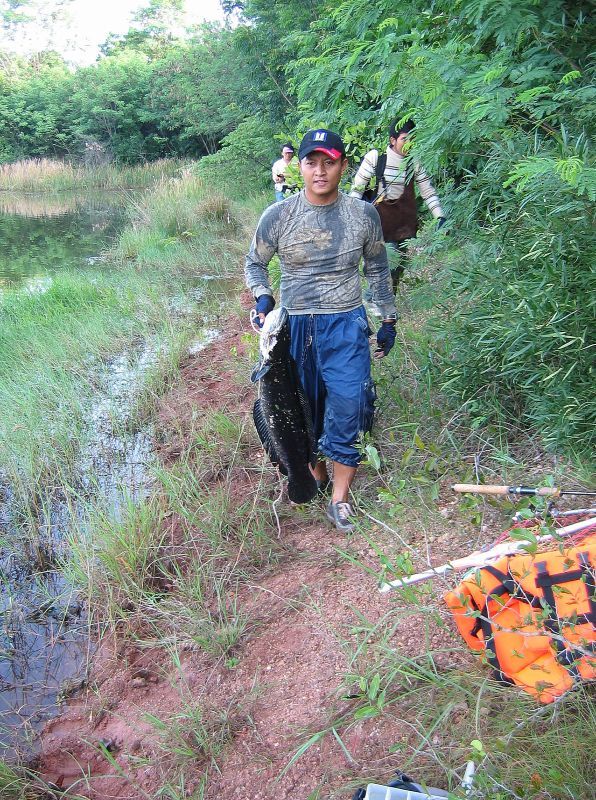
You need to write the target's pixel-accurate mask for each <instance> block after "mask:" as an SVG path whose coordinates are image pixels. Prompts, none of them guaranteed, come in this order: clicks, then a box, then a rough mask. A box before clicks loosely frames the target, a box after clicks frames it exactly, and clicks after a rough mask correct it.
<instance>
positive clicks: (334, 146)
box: [298, 128, 346, 161]
mask: <svg viewBox="0 0 596 800" xmlns="http://www.w3.org/2000/svg"><path fill="white" fill-rule="evenodd" d="M315 150H316V151H320V152H321V153H325V154H326V155H328V156H329V157H330V158H333V159H336V158H345V157H346V148H345V145H344V143H343V142H342V139H341V136H339V134H337V133H333V131H328V130H325V128H318V129H317V130H315V131H308V133H305V134H304V137H303V138H302V141H301V142H300V148H299V150H298V159H299V160H300V161H302V159H303V158H305V156H307V155H308V154H309V153H314V152H315Z"/></svg>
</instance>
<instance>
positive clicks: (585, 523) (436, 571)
mask: <svg viewBox="0 0 596 800" xmlns="http://www.w3.org/2000/svg"><path fill="white" fill-rule="evenodd" d="M499 488H502V487H499ZM591 527H595V528H596V517H591V518H590V519H586V520H582V521H581V522H574V523H573V524H572V525H567V526H566V527H564V528H558V529H557V530H556V532H555V534H552V533H549V534H545V535H544V536H536V537H532V544H542V543H543V542H547V541H549V540H551V539H552V538H553V535H554V536H556V537H557V538H558V537H559V536H571V535H573V534H574V533H579V532H580V531H584V530H587V529H588V528H591ZM527 546H528V541H518V540H516V541H507V542H501V544H497V545H495V546H494V547H491V549H490V550H484V551H482V550H477V551H476V552H474V553H471V554H470V555H469V556H464V557H463V558H454V559H453V561H448V562H447V563H446V564H441V566H440V567H433V568H432V569H428V570H426V571H425V572H418V573H416V574H415V575H408V576H406V577H404V578H398V579H396V580H393V581H385V582H384V583H382V584H381V585H380V586H379V591H380V592H382V593H385V592H388V591H390V590H391V589H401V588H402V587H404V586H411V585H412V584H413V583H421V582H422V581H427V580H430V579H431V578H436V577H437V576H439V575H445V574H446V573H447V572H452V571H461V570H468V569H479V568H481V567H486V566H488V565H489V564H492V563H493V562H494V561H498V559H500V558H502V557H503V556H508V555H512V554H513V553H517V552H519V551H520V550H523V549H524V548H525V547H527Z"/></svg>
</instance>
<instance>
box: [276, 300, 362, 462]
mask: <svg viewBox="0 0 596 800" xmlns="http://www.w3.org/2000/svg"><path fill="white" fill-rule="evenodd" d="M290 331H291V352H292V356H293V357H294V359H295V361H296V365H297V366H298V372H299V374H300V379H301V381H302V385H303V387H304V391H305V393H306V396H307V397H308V400H309V403H310V407H311V410H312V416H313V427H314V433H315V440H316V441H318V446H319V450H320V451H321V452H322V453H323V454H324V455H326V456H327V457H328V458H330V459H332V460H333V461H338V462H339V463H340V464H345V465H346V466H349V467H356V466H358V463H359V462H360V460H361V455H360V453H359V452H358V450H357V448H356V447H355V445H356V442H357V441H358V438H359V436H360V434H361V433H363V432H366V431H370V429H371V428H372V423H373V416H374V401H375V389H374V384H373V381H372V378H371V374H370V348H369V344H368V337H369V335H370V330H369V327H368V321H367V319H366V312H365V310H364V306H360V307H359V308H357V309H355V310H354V311H345V312H341V313H338V314H300V315H293V314H291V315H290Z"/></svg>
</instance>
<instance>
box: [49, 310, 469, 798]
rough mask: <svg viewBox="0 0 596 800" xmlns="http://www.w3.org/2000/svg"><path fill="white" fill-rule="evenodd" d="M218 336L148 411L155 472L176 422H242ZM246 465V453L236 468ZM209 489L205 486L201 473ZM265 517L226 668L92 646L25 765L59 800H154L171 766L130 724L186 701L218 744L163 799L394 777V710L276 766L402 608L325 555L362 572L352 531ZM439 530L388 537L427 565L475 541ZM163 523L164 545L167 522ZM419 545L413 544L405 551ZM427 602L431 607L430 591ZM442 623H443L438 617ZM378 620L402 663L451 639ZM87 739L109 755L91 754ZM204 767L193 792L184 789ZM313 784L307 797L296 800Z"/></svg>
mask: <svg viewBox="0 0 596 800" xmlns="http://www.w3.org/2000/svg"><path fill="white" fill-rule="evenodd" d="M224 330H225V331H226V332H225V334H222V335H221V336H220V337H219V338H218V339H217V340H216V341H215V342H213V343H212V344H211V345H210V346H209V347H208V348H206V349H205V350H203V351H202V352H200V353H199V354H197V355H196V356H193V357H189V358H188V360H187V362H186V363H185V364H184V366H183V369H182V379H181V381H180V383H179V384H178V385H177V386H176V387H175V388H173V389H172V390H171V391H170V392H169V394H168V395H167V396H166V397H165V398H164V399H163V401H162V403H161V407H160V411H159V427H160V429H162V430H164V431H166V432H167V438H166V441H165V442H164V443H163V444H162V446H161V455H162V458H163V460H164V461H165V462H166V463H172V462H174V461H175V460H176V458H177V457H178V456H179V455H180V453H181V452H182V451H183V448H184V444H185V435H186V434H187V432H188V430H189V426H190V420H191V419H194V420H196V417H197V414H199V415H200V414H201V413H202V412H205V411H206V410H209V409H214V408H218V409H221V410H223V411H224V412H226V413H235V414H241V415H245V416H246V415H248V414H249V412H250V408H251V405H252V402H253V397H254V390H253V388H252V387H251V386H250V385H249V384H248V381H247V382H246V385H245V386H241V387H239V382H238V378H237V376H236V375H235V374H234V369H233V364H232V361H233V358H232V356H231V354H234V357H236V353H239V354H242V353H243V352H244V351H245V349H246V346H245V344H244V343H243V336H242V334H243V333H246V330H247V326H246V325H243V324H242V323H241V322H240V321H239V320H228V321H227V322H226V325H225V328H224ZM261 458H262V456H261V452H260V450H259V448H258V447H257V445H256V444H255V445H254V446H253V447H252V449H251V451H250V460H252V461H258V460H260V459H261ZM212 480H213V482H214V483H216V482H217V481H218V480H221V476H220V475H218V474H217V471H215V472H214V474H213V475H212ZM257 480H258V474H257V472H256V471H252V472H251V471H249V470H243V469H241V468H239V467H236V468H235V473H234V486H235V491H236V492H237V493H238V495H239V499H241V498H245V497H247V496H250V494H251V493H254V492H255V489H256V481H257ZM272 480H274V478H272ZM369 480H370V476H369ZM356 494H358V485H357V484H356ZM442 505H443V512H442V513H443V517H440V516H438V515H437V519H438V520H439V521H440V520H441V519H443V518H444V517H445V516H449V515H450V514H451V506H450V505H449V504H446V503H443V504H442ZM280 519H281V536H280V540H279V547H280V557H279V560H278V561H277V563H275V565H273V566H271V565H270V566H268V567H267V568H266V569H264V570H262V571H261V573H260V574H258V575H256V577H255V578H254V579H253V580H251V582H250V583H249V585H245V586H243V587H241V589H240V590H239V595H238V606H239V607H240V608H241V609H242V611H243V612H244V613H245V614H246V615H247V616H248V618H249V622H250V624H249V627H248V632H247V633H245V635H244V637H243V639H242V642H241V645H240V647H239V648H237V649H236V650H235V651H234V655H235V658H236V659H237V663H236V662H233V663H230V662H228V664H227V665H226V663H224V659H221V658H220V659H217V658H215V657H211V656H208V655H206V654H205V653H203V652H202V651H200V650H195V649H188V650H185V651H184V652H183V653H182V663H181V669H180V670H175V669H173V667H172V662H171V659H170V657H169V656H168V654H167V652H166V651H165V650H164V649H163V648H156V647H153V648H150V649H141V648H140V647H138V646H137V645H135V644H133V643H131V641H132V640H131V638H130V637H125V636H122V637H119V636H118V635H112V636H110V637H108V638H104V639H103V641H102V642H101V644H100V646H99V649H98V652H97V655H96V658H95V660H94V663H93V667H92V675H91V680H90V684H89V685H90V687H93V688H89V689H87V690H86V691H85V692H84V693H82V694H81V695H80V696H78V697H76V698H73V699H71V700H70V701H69V703H68V705H67V707H66V708H65V709H64V712H63V713H62V715H61V716H60V717H58V718H56V719H54V720H53V721H51V722H50V723H49V724H48V725H47V728H46V730H45V733H44V735H43V739H42V754H41V772H42V774H43V776H44V778H45V779H46V780H48V781H51V782H52V783H54V784H55V785H57V786H59V787H61V788H63V789H64V790H67V789H69V790H70V791H68V795H69V796H71V795H75V794H77V795H79V796H82V797H85V798H92V799H93V800H100V799H101V800H107V798H126V800H137V798H147V797H150V798H153V797H156V796H157V791H158V789H159V788H160V787H161V786H162V785H163V784H164V782H165V779H164V775H166V774H167V773H168V770H170V769H171V768H172V766H173V756H172V754H171V752H170V753H168V752H165V751H164V750H163V749H162V747H161V745H162V740H161V739H160V737H159V736H158V735H157V734H156V731H155V728H154V726H152V725H151V724H150V723H149V722H148V721H147V717H146V715H147V714H151V715H154V716H156V717H160V718H164V719H171V718H172V717H173V715H175V714H183V713H184V712H185V701H186V702H188V701H189V700H190V699H191V698H192V700H194V701H196V702H198V703H200V704H201V706H202V708H203V709H204V712H205V720H211V721H213V720H214V719H216V718H217V717H218V714H219V713H220V711H221V710H222V709H223V710H225V711H226V713H227V718H228V724H229V731H228V736H229V740H228V741H227V743H226V744H225V745H224V746H223V750H222V751H221V753H220V754H219V755H217V756H216V757H215V758H214V761H215V762H216V765H217V766H215V764H214V763H213V761H210V760H209V759H207V758H204V759H202V760H201V759H198V760H196V761H194V762H191V763H190V764H189V765H187V767H188V768H187V773H186V774H187V782H186V784H185V790H182V791H180V794H179V795H178V794H177V795H175V796H176V797H178V796H179V797H184V796H188V797H190V796H193V797H196V798H199V797H204V798H205V800H215V798H224V797H225V798H232V797H233V798H238V799H239V800H273V798H275V800H289V798H293V800H307V798H309V797H310V796H312V797H313V798H314V797H317V798H330V797H333V798H346V800H349V798H350V797H351V795H352V793H353V788H350V787H354V786H357V785H363V784H364V785H365V784H366V783H367V782H368V781H370V780H374V781H377V782H385V781H386V780H387V779H388V777H389V775H390V774H391V772H392V771H393V770H394V769H396V768H397V767H399V766H400V763H399V756H397V755H391V752H390V748H391V747H392V746H394V745H396V744H399V743H400V742H405V741H407V740H408V739H409V737H411V735H412V734H411V729H410V727H409V725H408V723H407V721H404V720H403V719H402V718H400V715H399V713H397V711H395V712H394V713H389V714H384V715H383V717H382V721H381V720H379V719H369V720H364V721H356V720H354V719H353V717H352V724H351V725H349V726H348V727H347V728H346V727H345V726H344V727H343V728H342V730H341V737H342V741H343V744H344V746H345V750H344V749H343V748H342V746H341V745H340V743H339V742H338V740H337V738H336V737H335V736H334V735H333V734H332V733H329V734H328V735H326V736H325V737H323V738H322V739H321V740H320V741H318V742H316V743H315V744H313V745H312V746H311V747H310V748H309V749H308V750H307V751H306V752H305V753H304V755H302V756H301V757H300V758H299V759H298V760H297V761H296V762H295V763H294V764H293V765H292V766H291V767H289V768H288V764H289V762H290V760H291V758H292V756H293V755H294V753H295V752H296V750H297V749H298V748H299V746H300V745H301V744H302V743H304V742H305V741H306V740H307V739H308V736H309V735H310V734H312V733H313V732H316V731H320V730H324V729H326V728H328V727H329V725H330V723H331V721H332V720H334V719H337V717H338V716H340V715H342V714H348V715H349V714H350V713H352V712H353V710H354V709H355V707H356V703H357V700H355V699H354V698H346V692H349V687H350V682H349V680H344V682H343V686H342V679H344V677H345V676H346V675H347V674H349V673H350V669H351V665H350V650H353V649H354V647H355V640H356V633H355V629H356V628H357V627H358V626H359V625H361V621H359V617H358V615H362V617H364V618H365V619H366V620H368V621H369V623H370V624H371V625H374V624H375V623H377V622H378V621H379V620H381V618H382V617H383V616H384V615H385V614H386V613H387V612H388V611H389V610H390V609H393V610H399V608H400V606H403V603H402V601H401V600H400V598H399V596H398V594H397V593H394V594H393V595H392V596H387V595H380V594H379V593H378V592H377V589H376V583H375V579H374V577H373V576H372V575H368V574H367V573H366V572H365V571H364V570H363V569H362V568H361V567H360V566H356V565H353V564H352V563H350V562H349V561H347V560H346V559H345V558H343V557H341V556H340V555H339V554H338V552H337V548H340V549H344V548H349V549H350V552H351V553H352V555H354V556H355V557H357V558H359V559H361V560H362V561H363V562H365V563H369V564H371V565H372V566H373V567H375V568H377V567H378V559H377V557H376V556H375V554H374V552H373V551H372V550H371V549H370V546H369V544H368V543H367V541H366V540H365V539H364V538H363V537H361V536H360V535H354V536H352V537H351V539H350V541H348V540H347V539H346V537H345V536H344V535H342V534H341V533H339V532H337V531H335V530H333V529H331V528H330V527H329V526H328V525H327V524H326V522H325V521H324V519H323V507H322V506H321V507H320V513H316V512H315V511H314V510H311V511H308V512H306V513H304V512H301V511H300V510H298V509H292V508H290V507H288V506H287V504H286V505H285V506H284V507H283V513H280ZM443 522H444V525H443V526H440V527H439V528H438V530H436V532H435V533H432V527H431V529H430V530H431V532H430V533H429V526H428V525H425V526H424V527H425V530H426V531H427V533H426V534H421V533H419V531H420V526H418V525H416V524H415V522H412V521H406V523H405V524H404V525H403V527H402V526H401V525H400V529H399V534H400V536H402V537H404V538H405V539H407V540H408V541H410V542H412V543H413V544H415V546H416V547H420V549H421V550H422V553H423V555H424V556H426V553H427V549H430V550H431V551H432V560H433V563H441V561H442V560H443V559H444V558H445V557H446V556H447V555H459V554H463V553H465V552H466V551H469V549H470V544H471V545H474V544H476V542H471V543H470V542H469V538H470V535H469V533H466V532H465V529H464V530H463V531H462V532H461V533H455V532H446V531H447V526H448V525H449V523H447V522H446V520H444V519H443ZM169 524H170V526H171V536H172V539H173V540H175V538H176V525H177V523H176V519H175V517H170V518H169ZM436 525H437V523H436V522H435V526H436ZM451 527H453V526H452V525H451ZM368 532H369V534H370V533H372V534H373V536H374V537H375V538H377V537H380V538H384V540H385V543H387V533H386V532H384V531H383V530H379V529H378V528H377V527H373V528H371V525H370V524H369V526H368ZM421 536H426V542H424V541H417V537H421ZM392 549H393V550H395V549H401V545H400V543H399V542H395V544H394V546H391V545H390V546H389V547H388V550H389V551H391V550H392ZM425 563H427V562H426V557H423V558H421V559H418V565H419V566H421V567H422V566H424V564H425ZM431 591H432V594H431V595H430V596H431V597H433V595H434V601H433V604H434V606H436V607H437V608H439V607H440V603H438V602H437V601H436V600H437V596H438V594H439V591H440V587H438V586H436V587H435V589H434V590H431ZM442 616H443V617H444V618H446V614H445V612H442ZM394 623H395V624H396V629H395V633H394V635H393V637H392V639H391V641H390V644H391V646H392V647H393V648H395V650H396V652H398V653H402V654H406V655H408V656H413V655H416V654H420V653H423V652H424V651H426V650H428V649H429V648H431V649H438V648H441V647H449V646H450V645H451V644H452V643H453V642H454V641H455V638H454V634H453V632H452V629H451V628H450V627H449V626H447V627H444V626H440V625H439V624H438V623H437V621H436V620H435V619H434V618H433V617H432V616H430V615H428V614H424V613H423V611H422V610H421V611H420V612H417V613H415V614H414V615H410V616H404V618H403V621H402V622H400V623H398V622H397V616H396V617H395V620H394ZM139 624H140V623H139ZM458 650H459V654H458V655H456V656H454V655H453V654H450V655H449V656H447V655H443V656H442V657H441V656H438V657H437V659H438V661H439V663H441V658H442V659H443V663H444V664H446V663H447V660H449V663H450V664H452V665H453V664H455V663H456V662H459V665H460V666H461V665H469V664H470V663H471V656H469V655H468V654H467V653H466V652H465V651H464V649H463V647H460V648H458ZM338 687H342V688H341V689H339V688H338ZM460 711H461V710H460ZM210 724H212V722H211V723H210ZM305 732H306V733H305ZM102 743H103V745H104V746H105V747H107V748H108V750H109V751H110V756H109V757H106V756H105V754H104V753H102V751H101V746H100V745H101V744H102ZM346 751H347V752H346ZM348 754H349V755H348ZM206 770H208V780H207V785H206V788H205V794H204V795H202V794H200V792H199V790H198V786H199V783H200V780H201V776H202V775H204V774H205V772H206ZM317 787H319V789H320V794H312V795H311V793H312V792H314V791H315V790H316V789H317ZM193 792H195V793H194V794H193ZM159 796H164V797H166V796H167V797H172V796H173V795H169V794H168V795H159Z"/></svg>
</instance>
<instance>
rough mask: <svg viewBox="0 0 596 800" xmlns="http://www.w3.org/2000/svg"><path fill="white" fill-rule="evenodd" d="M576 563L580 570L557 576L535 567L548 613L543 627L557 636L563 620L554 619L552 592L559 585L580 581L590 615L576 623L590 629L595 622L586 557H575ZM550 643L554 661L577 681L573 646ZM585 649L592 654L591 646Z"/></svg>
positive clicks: (540, 565) (541, 564) (591, 579)
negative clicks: (590, 625) (553, 651)
mask: <svg viewBox="0 0 596 800" xmlns="http://www.w3.org/2000/svg"><path fill="white" fill-rule="evenodd" d="M578 559H579V564H580V566H579V569H574V570H567V571H566V572H558V573H553V574H550V573H549V572H548V569H547V566H546V562H545V561H540V562H537V563H536V578H535V580H536V586H539V587H540V588H541V589H542V592H543V594H544V599H545V601H546V603H547V605H548V609H549V613H548V616H547V617H546V619H545V620H544V621H543V622H544V627H545V628H546V629H547V630H549V631H550V632H551V633H555V634H560V633H561V624H562V623H564V620H559V618H558V616H557V603H556V599H555V593H554V591H553V586H557V585H559V584H562V583H570V582H571V581H581V582H582V583H584V585H585V587H586V592H587V595H588V603H589V606H590V611H589V612H588V613H587V614H581V615H579V616H578V618H577V620H576V622H577V623H578V624H582V623H584V622H590V623H592V625H593V624H594V622H595V620H596V614H595V611H596V600H595V598H594V576H593V574H592V570H591V568H590V560H589V556H588V553H580V554H579V555H578ZM552 641H553V646H554V648H555V650H556V651H557V652H556V655H555V657H556V659H557V661H558V662H559V663H560V664H562V665H563V666H565V667H566V668H567V670H568V672H569V673H570V674H571V676H572V677H573V678H574V679H575V680H579V677H580V675H579V671H578V669H577V666H576V661H577V655H576V653H577V649H576V648H575V647H574V646H573V645H572V644H570V645H569V646H568V647H565V645H564V644H563V642H561V641H560V640H559V639H558V638H553V640H552ZM587 649H589V650H593V649H594V645H590V644H588V646H587Z"/></svg>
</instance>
